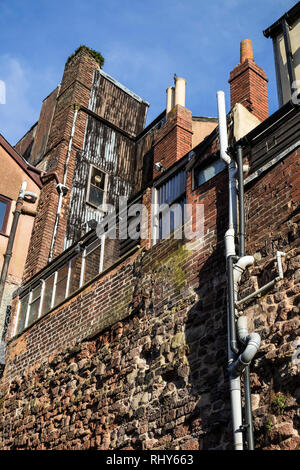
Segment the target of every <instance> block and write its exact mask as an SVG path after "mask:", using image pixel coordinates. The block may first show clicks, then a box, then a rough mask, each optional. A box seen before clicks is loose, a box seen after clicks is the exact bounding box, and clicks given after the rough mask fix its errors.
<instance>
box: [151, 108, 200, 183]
mask: <svg viewBox="0 0 300 470" xmlns="http://www.w3.org/2000/svg"><path fill="white" fill-rule="evenodd" d="M192 136H193V132H192V113H191V111H189V110H188V109H186V108H184V107H183V106H181V105H179V104H178V105H176V106H175V107H174V108H173V109H172V110H171V111H170V112H169V114H168V116H167V121H166V123H165V124H164V126H163V127H162V128H161V129H160V130H159V131H158V132H157V133H156V135H155V138H154V145H153V152H154V163H157V162H160V163H161V164H162V165H163V168H164V169H165V170H166V169H168V168H170V166H172V165H173V164H174V163H175V162H176V161H177V160H179V159H180V158H181V157H183V156H184V155H185V154H186V153H187V152H189V151H190V150H191V148H192ZM153 175H154V177H156V176H158V175H159V172H158V171H155V169H154V171H153Z"/></svg>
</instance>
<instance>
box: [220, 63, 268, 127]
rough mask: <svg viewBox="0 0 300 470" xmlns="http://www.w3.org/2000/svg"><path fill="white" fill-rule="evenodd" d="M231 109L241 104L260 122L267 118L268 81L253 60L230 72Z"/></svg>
mask: <svg viewBox="0 0 300 470" xmlns="http://www.w3.org/2000/svg"><path fill="white" fill-rule="evenodd" d="M229 83H230V104H231V109H232V108H233V106H234V105H235V104H236V103H241V104H242V105H243V106H245V108H247V109H248V110H249V111H250V112H251V113H252V114H254V116H256V117H257V118H258V119H259V120H260V121H264V120H265V119H267V117H268V116H269V110H268V89H267V84H268V79H267V76H266V74H265V72H264V71H263V69H262V68H261V67H259V66H258V65H257V64H256V63H255V62H254V60H252V59H247V60H245V61H244V62H243V63H240V64H239V65H237V66H236V67H235V68H234V69H233V70H232V72H230V78H229Z"/></svg>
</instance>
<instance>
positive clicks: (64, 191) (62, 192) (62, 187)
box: [48, 105, 80, 263]
mask: <svg viewBox="0 0 300 470" xmlns="http://www.w3.org/2000/svg"><path fill="white" fill-rule="evenodd" d="M79 109H80V108H79V106H77V105H75V106H74V116H73V123H72V129H71V134H70V139H69V145H68V151H67V156H66V161H65V166H64V176H63V183H62V184H58V185H57V187H56V188H57V190H58V191H59V198H58V205H57V210H56V218H55V224H54V229H53V235H52V240H51V247H50V251H49V257H48V263H50V261H52V257H53V251H54V245H55V241H56V236H57V228H58V223H59V219H60V213H61V206H62V200H63V197H64V196H65V195H66V194H67V191H68V188H67V186H66V183H67V174H68V165H69V160H70V154H71V149H72V143H73V137H74V133H75V126H76V119H77V114H78V111H79Z"/></svg>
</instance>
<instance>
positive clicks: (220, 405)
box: [0, 149, 300, 450]
mask: <svg viewBox="0 0 300 470" xmlns="http://www.w3.org/2000/svg"><path fill="white" fill-rule="evenodd" d="M299 157H300V150H299V149H297V150H295V151H294V152H293V153H291V154H290V155H288V156H287V157H286V158H285V160H283V161H281V162H280V163H277V165H276V166H274V167H273V168H272V169H271V170H269V171H268V172H267V173H265V174H264V175H261V176H260V177H259V178H257V179H256V180H254V181H252V182H251V183H249V185H246V188H245V205H246V218H247V221H246V222H247V223H246V227H247V245H246V252H247V254H251V255H254V257H255V260H256V262H255V265H254V266H253V267H251V268H250V269H249V270H248V271H247V272H246V273H245V274H244V276H243V278H242V285H241V296H242V297H244V296H245V295H247V294H248V293H250V292H252V291H253V290H254V289H256V288H257V287H259V286H261V285H264V284H265V283H266V282H268V281H270V280H271V279H273V278H274V277H275V276H276V275H277V267H276V263H275V261H274V259H275V258H274V256H275V254H276V250H281V251H284V252H285V253H286V256H285V258H283V259H284V279H283V280H282V281H280V282H279V283H278V284H276V285H275V286H274V287H273V288H272V289H271V290H269V291H267V292H266V293H265V294H264V295H262V296H261V297H260V298H258V299H254V300H252V301H251V302H250V303H249V304H248V305H246V307H245V310H244V313H246V314H247V316H248V318H249V331H257V332H259V333H260V334H261V336H262V345H261V347H260V349H259V351H258V354H257V356H256V357H255V359H254V361H253V363H252V365H251V386H252V393H253V396H252V398H253V409H254V427H255V440H256V448H258V449H282V450H285V449H299V447H300V438H299V420H300V414H299V400H300V380H299V361H298V360H297V343H296V341H297V338H299V324H300V321H299V308H300V243H299V235H300V234H299V219H300V211H299V207H300V205H299V204H300V190H299V187H300V186H299V183H300V165H299ZM190 178H191V176H190V175H189V178H188V194H187V199H188V201H194V202H198V203H202V204H204V214H205V227H204V239H203V240H202V243H201V242H200V241H198V242H197V243H196V244H195V246H194V250H192V251H190V250H187V245H186V244H184V243H183V242H182V241H180V240H176V239H170V240H164V241H162V242H160V243H157V244H156V245H155V246H154V247H152V248H149V246H147V245H146V246H142V247H141V248H140V249H138V250H137V251H136V252H135V253H133V254H131V256H129V257H128V258H126V259H125V260H123V261H122V262H120V263H119V264H116V265H114V266H113V267H112V268H111V269H109V270H107V271H106V272H104V273H102V275H100V276H99V277H98V278H97V279H96V280H95V281H93V282H92V283H90V284H89V285H88V286H85V287H84V288H83V289H82V290H81V291H80V292H79V293H78V294H76V295H75V296H74V297H72V298H71V299H69V300H68V301H67V302H65V303H64V304H62V305H61V306H59V307H57V308H56V309H54V310H53V311H51V312H50V313H49V314H47V315H45V316H44V317H42V318H41V319H40V320H39V321H38V322H37V323H35V324H34V325H33V326H32V327H31V328H29V329H28V330H27V331H25V332H24V333H23V334H22V335H21V336H19V337H18V338H15V339H12V340H11V341H10V342H9V344H8V351H7V352H8V355H7V366H6V369H5V375H4V377H3V379H2V385H1V395H0V423H1V426H0V429H1V430H0V448H1V449H144V450H148V449H182V450H192V449H194V450H198V449H199V450H202V449H231V448H232V426H231V410H230V397H229V386H228V372H227V327H226V324H227V319H226V275H225V258H224V242H223V239H224V233H225V231H226V229H227V186H228V181H227V172H226V171H224V172H222V173H220V174H218V175H217V176H216V177H214V178H213V179H211V180H209V181H208V182H207V183H205V184H204V185H202V186H201V187H199V188H197V189H196V190H195V191H193V192H191V190H190V188H191V184H190V183H191V180H190ZM147 197H148V198H149V194H147Z"/></svg>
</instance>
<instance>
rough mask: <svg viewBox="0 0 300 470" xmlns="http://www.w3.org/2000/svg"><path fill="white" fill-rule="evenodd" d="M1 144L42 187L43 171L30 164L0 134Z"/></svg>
mask: <svg viewBox="0 0 300 470" xmlns="http://www.w3.org/2000/svg"><path fill="white" fill-rule="evenodd" d="M0 145H2V147H3V148H5V150H6V151H7V153H9V155H10V156H11V157H12V158H13V159H14V160H15V162H16V163H17V164H18V165H19V166H20V167H21V168H22V170H24V172H25V173H26V174H27V175H28V176H29V177H30V178H31V179H32V180H33V181H34V182H35V183H36V185H37V186H38V187H39V188H41V187H42V186H43V184H42V181H41V178H40V176H41V171H40V170H38V169H37V168H35V167H33V166H32V165H30V164H29V163H28V162H26V160H25V159H24V158H23V157H22V156H21V155H20V154H19V153H18V152H17V151H16V150H15V149H14V148H13V147H12V146H11V145H10V143H9V142H7V140H6V139H5V138H4V137H3V135H2V134H0Z"/></svg>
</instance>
